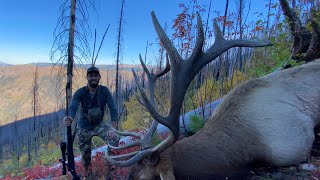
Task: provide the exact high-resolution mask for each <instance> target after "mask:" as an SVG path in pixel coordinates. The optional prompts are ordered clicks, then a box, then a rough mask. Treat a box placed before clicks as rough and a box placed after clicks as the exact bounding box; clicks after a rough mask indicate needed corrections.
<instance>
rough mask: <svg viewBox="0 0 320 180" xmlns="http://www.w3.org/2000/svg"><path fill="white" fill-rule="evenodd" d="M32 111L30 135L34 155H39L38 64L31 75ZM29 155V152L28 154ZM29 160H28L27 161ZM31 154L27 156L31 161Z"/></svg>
mask: <svg viewBox="0 0 320 180" xmlns="http://www.w3.org/2000/svg"><path fill="white" fill-rule="evenodd" d="M32 111H33V131H32V134H31V136H33V149H34V154H35V156H38V155H39V142H38V141H39V139H38V134H37V131H38V129H37V124H38V123H37V121H36V119H37V116H38V114H39V75H38V66H36V68H35V71H34V75H33V88H32ZM30 155H31V154H30ZM29 160H30V161H29ZM31 160H32V159H31V156H30V157H29V156H28V161H29V162H31Z"/></svg>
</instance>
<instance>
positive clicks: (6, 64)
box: [0, 62, 12, 66]
mask: <svg viewBox="0 0 320 180" xmlns="http://www.w3.org/2000/svg"><path fill="white" fill-rule="evenodd" d="M0 66H12V64H8V63H4V62H0Z"/></svg>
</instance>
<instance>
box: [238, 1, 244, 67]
mask: <svg viewBox="0 0 320 180" xmlns="http://www.w3.org/2000/svg"><path fill="white" fill-rule="evenodd" d="M243 3H244V2H243V0H239V20H240V22H239V28H240V29H239V30H240V37H239V39H240V40H242V37H243V27H242V18H243V17H242V13H243ZM237 59H239V69H240V70H242V68H243V58H242V47H239V53H238V58H237Z"/></svg>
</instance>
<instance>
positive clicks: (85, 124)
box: [69, 85, 118, 129]
mask: <svg viewBox="0 0 320 180" xmlns="http://www.w3.org/2000/svg"><path fill="white" fill-rule="evenodd" d="M98 101H100V102H98ZM79 104H80V105H81V106H80V118H79V120H78V126H79V127H80V128H84V129H91V128H94V126H95V125H92V124H90V123H89V120H88V109H89V108H95V107H99V105H100V108H101V111H102V114H104V112H105V108H106V105H108V108H109V109H110V115H111V121H118V111H117V109H116V107H115V103H114V100H113V97H112V95H111V93H110V91H109V89H108V88H107V87H106V86H101V85H99V86H98V89H97V90H96V93H95V95H94V97H93V99H92V98H91V94H90V92H89V88H88V87H87V86H84V87H82V88H80V89H78V90H77V91H76V92H75V93H74V95H73V97H72V101H71V103H70V106H69V116H70V117H72V118H74V117H75V115H76V112H77V110H78V107H79ZM101 118H103V117H101Z"/></svg>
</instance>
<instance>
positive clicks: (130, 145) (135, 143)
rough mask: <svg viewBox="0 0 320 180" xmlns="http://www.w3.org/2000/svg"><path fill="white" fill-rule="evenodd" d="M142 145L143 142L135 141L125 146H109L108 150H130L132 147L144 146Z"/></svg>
mask: <svg viewBox="0 0 320 180" xmlns="http://www.w3.org/2000/svg"><path fill="white" fill-rule="evenodd" d="M142 145H143V141H142V140H139V141H133V142H131V143H129V144H125V145H123V146H112V145H110V144H108V148H110V149H114V150H122V149H127V148H130V147H134V146H142Z"/></svg>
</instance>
